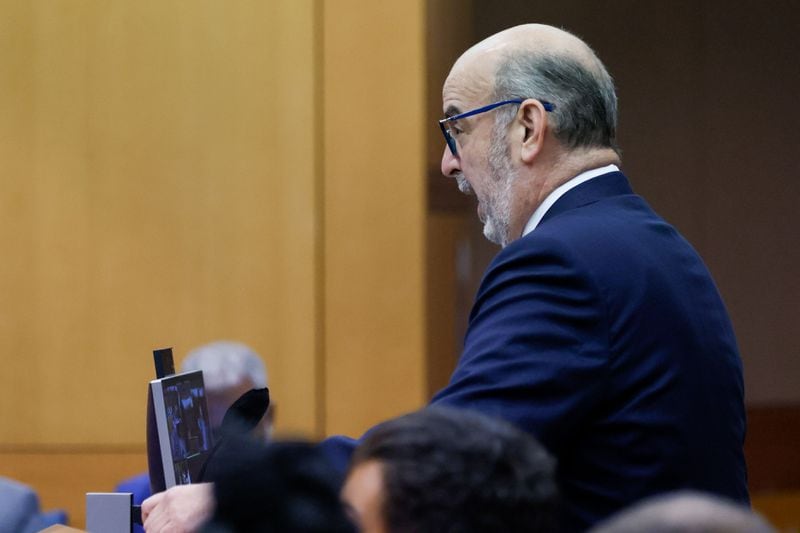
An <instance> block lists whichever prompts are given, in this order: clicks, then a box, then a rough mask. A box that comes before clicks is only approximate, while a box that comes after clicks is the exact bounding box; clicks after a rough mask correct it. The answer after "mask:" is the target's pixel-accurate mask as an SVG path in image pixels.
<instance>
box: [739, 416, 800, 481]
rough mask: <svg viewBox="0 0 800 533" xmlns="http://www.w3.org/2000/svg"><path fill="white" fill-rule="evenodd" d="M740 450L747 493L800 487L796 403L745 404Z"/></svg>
mask: <svg viewBox="0 0 800 533" xmlns="http://www.w3.org/2000/svg"><path fill="white" fill-rule="evenodd" d="M744 451H745V456H746V458H747V469H748V478H749V484H750V492H751V493H753V494H756V493H759V492H770V491H783V490H798V489H800V405H773V406H752V407H749V408H748V409H747V437H746V439H745V446H744Z"/></svg>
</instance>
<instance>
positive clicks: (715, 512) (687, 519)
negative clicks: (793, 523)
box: [590, 490, 775, 533]
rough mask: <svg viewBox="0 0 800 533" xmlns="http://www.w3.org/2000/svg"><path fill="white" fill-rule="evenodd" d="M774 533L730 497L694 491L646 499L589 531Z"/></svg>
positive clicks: (598, 532)
mask: <svg viewBox="0 0 800 533" xmlns="http://www.w3.org/2000/svg"><path fill="white" fill-rule="evenodd" d="M640 531H647V532H648V533H775V529H774V528H773V527H772V526H771V525H770V524H769V523H768V522H767V521H766V520H764V518H762V517H761V516H759V515H758V514H756V513H754V512H753V511H751V510H750V509H748V508H747V507H744V506H742V505H738V504H736V503H734V502H732V501H730V500H726V499H723V498H718V497H716V496H712V495H710V494H704V493H702V492H696V491H688V490H687V491H679V492H675V493H670V494H664V495H660V496H654V497H652V498H648V499H646V500H644V501H642V502H639V503H638V504H636V505H634V506H633V507H631V508H629V509H625V510H624V511H621V512H619V513H617V514H615V515H614V516H612V517H611V518H609V519H607V520H605V521H603V522H601V523H600V524H598V525H597V526H595V527H593V528H592V529H591V530H590V533H639V532H640Z"/></svg>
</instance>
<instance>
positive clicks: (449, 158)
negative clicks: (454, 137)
mask: <svg viewBox="0 0 800 533" xmlns="http://www.w3.org/2000/svg"><path fill="white" fill-rule="evenodd" d="M459 172H461V160H460V159H459V158H458V157H456V156H454V155H453V152H451V151H450V148H449V147H448V146H447V145H446V144H445V145H444V153H443V154H442V174H444V175H445V176H447V177H448V178H452V177H455V175H456V174H457V173H459Z"/></svg>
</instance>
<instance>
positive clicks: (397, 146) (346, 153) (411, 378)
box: [323, 0, 426, 435]
mask: <svg viewBox="0 0 800 533" xmlns="http://www.w3.org/2000/svg"><path fill="white" fill-rule="evenodd" d="M423 4H424V2H422V0H412V1H406V2H361V1H357V0H342V1H337V2H325V3H324V6H325V7H324V16H323V20H324V29H323V34H324V47H323V50H324V53H323V57H324V62H323V71H324V82H323V95H324V96H323V102H324V109H325V124H324V132H325V135H324V144H325V147H324V168H325V179H324V198H325V202H324V220H325V247H324V249H325V254H324V255H325V259H324V262H325V264H324V271H325V291H324V294H325V297H324V298H325V303H324V306H325V374H326V379H325V383H326V385H325V387H326V390H325V397H326V424H325V426H326V430H327V432H329V433H338V432H343V433H348V434H351V435H358V434H360V433H361V432H362V431H364V430H365V429H367V428H368V427H369V426H370V425H372V424H374V423H376V422H378V421H380V420H383V419H385V418H387V417H390V416H392V415H395V414H398V413H400V412H403V411H408V410H411V409H414V408H417V407H419V406H421V405H422V404H423V403H424V401H425V399H426V386H425V372H426V369H425V337H424V335H425V332H424V329H425V328H424V316H425V315H424V313H425V302H424V290H425V289H424V275H423V273H424V271H423V269H424V256H425V231H426V230H425V188H424V184H425V161H424V140H425V135H424V130H423V128H424V124H423V117H424V109H425V99H424V97H425V93H424V90H425V85H424V80H425V68H424V64H425V55H424V46H423V43H424V36H425V35H424V8H423Z"/></svg>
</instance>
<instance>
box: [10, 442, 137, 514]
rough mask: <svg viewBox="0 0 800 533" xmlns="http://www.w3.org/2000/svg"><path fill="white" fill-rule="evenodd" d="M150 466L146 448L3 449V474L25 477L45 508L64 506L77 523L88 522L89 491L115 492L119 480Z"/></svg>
mask: <svg viewBox="0 0 800 533" xmlns="http://www.w3.org/2000/svg"><path fill="white" fill-rule="evenodd" d="M146 470H147V458H146V455H145V452H144V450H133V449H124V448H123V449H114V448H109V447H105V448H102V447H101V448H93V447H62V448H61V449H60V450H54V449H48V448H47V447H44V448H42V447H39V448H37V449H31V450H28V451H0V475H2V476H5V477H10V478H13V479H17V480H22V481H24V482H25V483H26V484H27V485H29V486H31V487H34V488H35V489H36V491H37V493H38V494H39V503H40V507H41V509H42V510H44V511H51V510H54V509H63V510H65V511H66V512H67V517H68V519H69V523H70V524H71V525H72V526H74V527H80V528H83V527H85V525H86V493H87V492H111V491H113V490H114V487H115V486H116V485H117V483H119V481H121V480H123V479H126V478H128V477H131V476H133V475H136V474H139V473H141V472H144V471H146Z"/></svg>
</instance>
